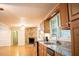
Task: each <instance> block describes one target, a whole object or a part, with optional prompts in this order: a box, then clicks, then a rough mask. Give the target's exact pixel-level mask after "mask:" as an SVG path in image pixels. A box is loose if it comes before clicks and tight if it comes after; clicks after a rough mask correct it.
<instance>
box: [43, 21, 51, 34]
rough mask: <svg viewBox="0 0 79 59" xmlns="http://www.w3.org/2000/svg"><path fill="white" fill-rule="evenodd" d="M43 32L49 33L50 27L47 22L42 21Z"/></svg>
mask: <svg viewBox="0 0 79 59" xmlns="http://www.w3.org/2000/svg"><path fill="white" fill-rule="evenodd" d="M44 32H45V33H49V32H50V25H49V20H45V21H44Z"/></svg>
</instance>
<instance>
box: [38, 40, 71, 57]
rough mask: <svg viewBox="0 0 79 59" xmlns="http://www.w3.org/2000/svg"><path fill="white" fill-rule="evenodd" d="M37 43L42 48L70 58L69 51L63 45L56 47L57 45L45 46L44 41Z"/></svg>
mask: <svg viewBox="0 0 79 59" xmlns="http://www.w3.org/2000/svg"><path fill="white" fill-rule="evenodd" d="M38 42H39V43H41V44H43V45H44V46H46V47H48V48H50V49H52V50H54V51H56V52H58V53H60V54H62V55H63V56H71V49H70V48H67V47H65V46H63V45H57V44H45V42H44V41H41V42H40V41H38Z"/></svg>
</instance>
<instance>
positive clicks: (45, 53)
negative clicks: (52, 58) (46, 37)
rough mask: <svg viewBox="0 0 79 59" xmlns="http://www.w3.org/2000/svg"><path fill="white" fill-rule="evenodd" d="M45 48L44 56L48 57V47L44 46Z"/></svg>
mask: <svg viewBox="0 0 79 59" xmlns="http://www.w3.org/2000/svg"><path fill="white" fill-rule="evenodd" d="M43 47H44V50H43V53H44V56H47V47H46V46H43Z"/></svg>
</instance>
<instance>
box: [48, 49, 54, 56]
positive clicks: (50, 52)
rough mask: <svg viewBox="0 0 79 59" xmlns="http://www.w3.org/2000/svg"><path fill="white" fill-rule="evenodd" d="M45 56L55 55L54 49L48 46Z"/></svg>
mask: <svg viewBox="0 0 79 59" xmlns="http://www.w3.org/2000/svg"><path fill="white" fill-rule="evenodd" d="M47 56H55V51H54V50H52V49H50V48H47Z"/></svg>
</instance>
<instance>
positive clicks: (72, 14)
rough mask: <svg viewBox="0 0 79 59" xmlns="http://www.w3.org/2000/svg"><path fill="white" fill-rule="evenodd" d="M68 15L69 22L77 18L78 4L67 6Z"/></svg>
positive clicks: (78, 15) (78, 14) (78, 16)
mask: <svg viewBox="0 0 79 59" xmlns="http://www.w3.org/2000/svg"><path fill="white" fill-rule="evenodd" d="M69 14H70V20H71V21H72V20H75V19H78V18H79V3H71V4H69Z"/></svg>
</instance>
